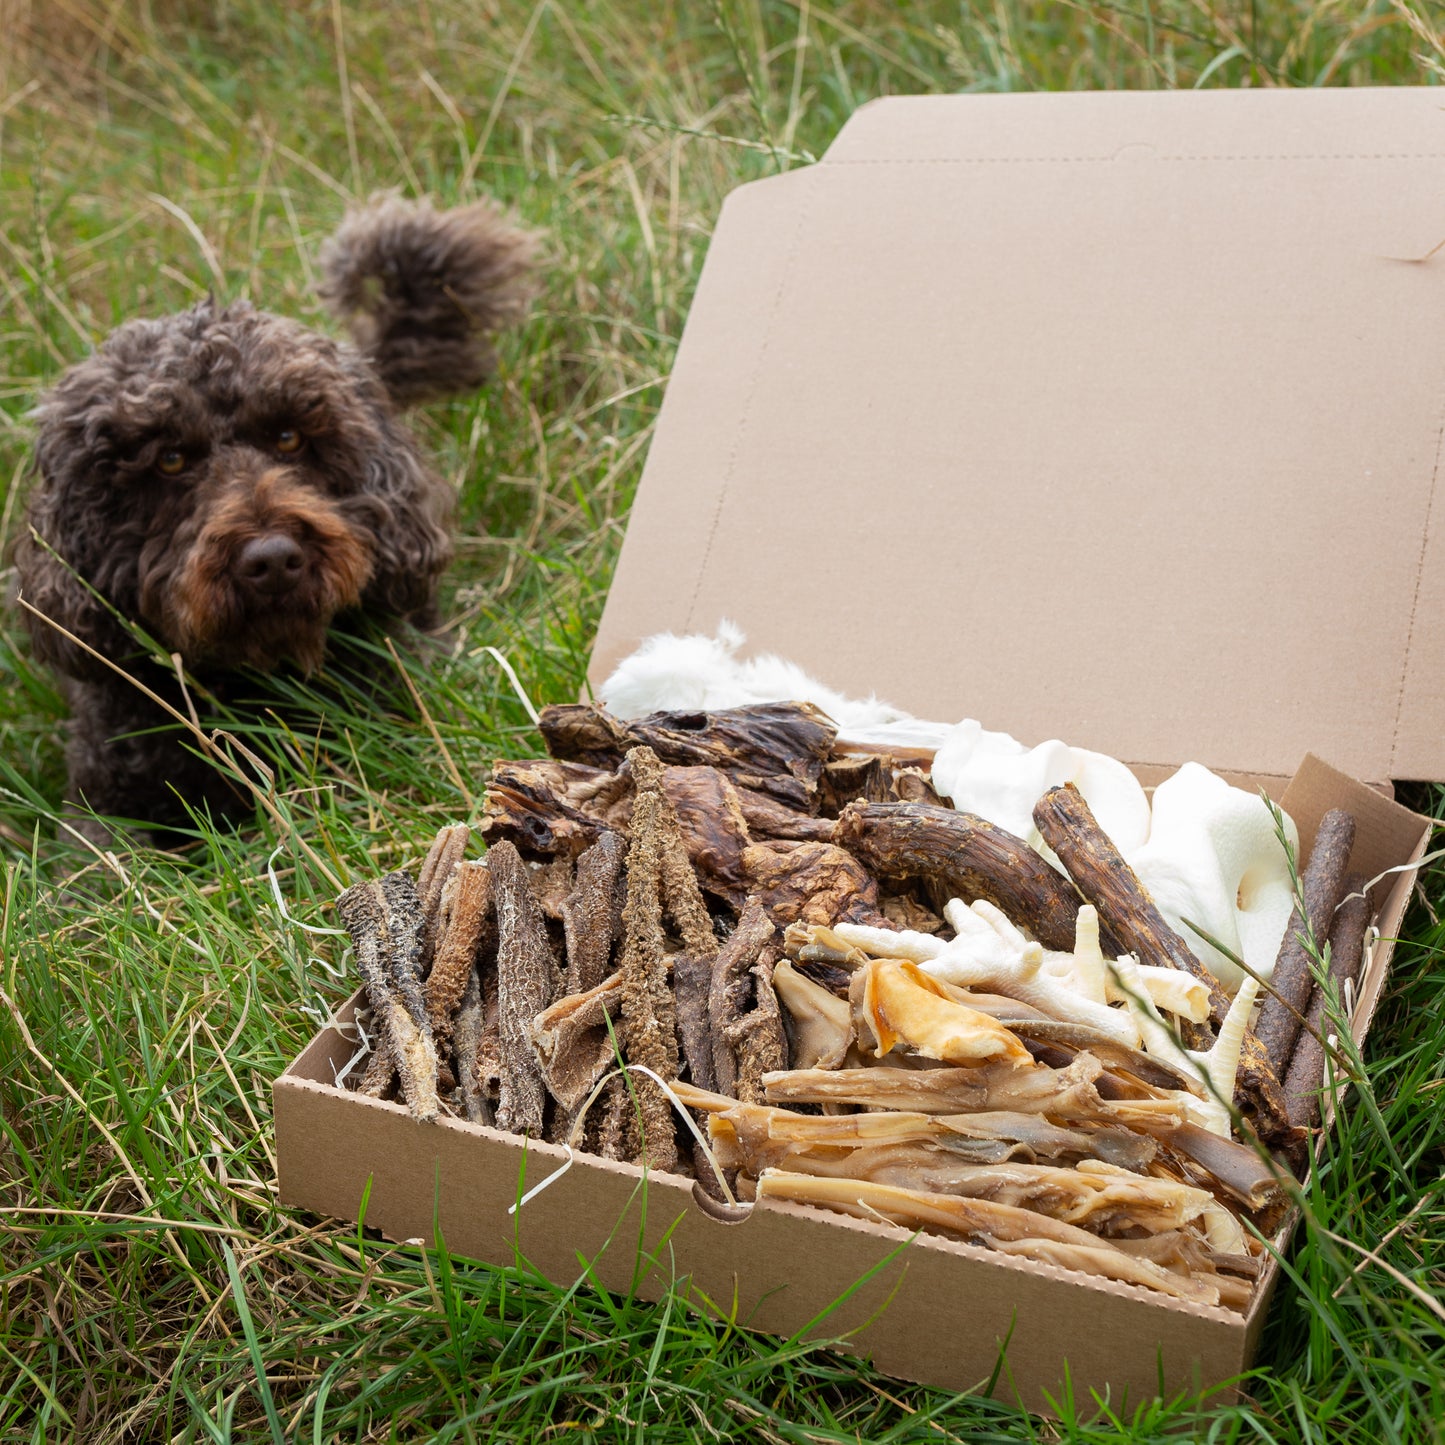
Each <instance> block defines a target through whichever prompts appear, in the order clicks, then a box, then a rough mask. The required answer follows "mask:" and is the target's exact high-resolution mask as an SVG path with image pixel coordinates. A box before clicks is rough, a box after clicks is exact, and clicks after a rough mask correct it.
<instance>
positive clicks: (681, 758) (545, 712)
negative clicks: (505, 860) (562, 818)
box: [538, 703, 838, 813]
mask: <svg viewBox="0 0 1445 1445" xmlns="http://www.w3.org/2000/svg"><path fill="white" fill-rule="evenodd" d="M538 728H539V729H540V731H541V733H542V736H543V738H544V739H545V740H546V743H547V751H548V752H549V753H551V754H552V756H553V757H555V758H565V759H567V760H568V761H571V762H579V763H588V764H591V765H592V766H593V767H601V768H615V767H616V766H617V765H618V763H620V762H621V761H622V758H623V756H624V755H625V754H626V753H627V752H628V750H629V749H631V748H634V747H638V746H646V747H650V748H651V749H652V750H653V751H654V752H655V753H656V754H657V756H658V757H659V758H660V759H661V760H662V761H663V762H664V763H669V764H675V765H680V766H683V767H693V766H697V765H702V766H711V767H718V768H721V769H722V770H723V772H725V773H726V774H727V775H728V776H729V777H730V778H731V779H732V781H733V782H734V783H735V784H737V785H738V786H739V787H744V788H753V789H756V790H757V791H759V792H762V793H767V794H769V795H771V796H772V797H774V798H777V799H778V800H779V801H780V802H783V803H786V804H788V806H789V807H793V808H798V809H800V810H801V811H803V812H805V813H811V812H814V811H815V810H816V801H817V791H818V778H819V776H820V774H821V773H822V771H823V764H824V763H825V762H826V761H827V759H828V756H829V753H830V751H831V750H832V746H833V739H834V738H835V737H836V736H837V732H838V730H837V728H836V727H835V726H834V725H833V723H832V722H831V721H830V720H829V719H828V718H827V717H826V716H824V714H823V713H822V712H820V711H819V710H818V709H817V708H816V707H814V706H813V705H812V704H811V703H761V704H758V705H756V706H753V707H737V708H727V709H724V710H722V711H719V712H711V713H708V712H659V713H653V714H652V715H651V716H649V717H645V718H639V719H637V720H636V721H633V722H624V721H622V720H621V719H619V718H615V717H613V716H612V715H611V714H610V713H607V712H604V711H603V710H602V709H601V708H600V707H593V706H591V705H590V704H586V703H578V704H573V705H571V706H564V707H546V708H543V709H542V716H541V720H540V721H539V723H538Z"/></svg>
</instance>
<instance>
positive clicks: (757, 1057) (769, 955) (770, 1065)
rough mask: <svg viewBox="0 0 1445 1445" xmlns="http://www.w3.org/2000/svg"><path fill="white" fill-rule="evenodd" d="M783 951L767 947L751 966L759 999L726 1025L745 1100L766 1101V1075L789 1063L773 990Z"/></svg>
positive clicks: (751, 1101) (755, 994)
mask: <svg viewBox="0 0 1445 1445" xmlns="http://www.w3.org/2000/svg"><path fill="white" fill-rule="evenodd" d="M780 956H781V955H780V951H779V950H778V949H777V948H776V947H772V948H767V949H764V950H763V956H762V957H761V958H760V959H758V961H757V962H756V963H755V964H754V965H753V966H752V968H751V969H749V972H750V973H751V974H752V976H753V993H754V999H755V1002H754V1004H753V1007H752V1009H751V1010H750V1011H749V1012H748V1013H745V1014H744V1015H743V1016H742V1017H741V1018H740V1019H738V1020H736V1021H735V1022H733V1023H730V1024H725V1025H724V1026H723V1036H724V1038H726V1040H727V1042H728V1045H729V1047H731V1049H732V1051H733V1057H734V1058H736V1059H737V1069H738V1077H737V1096H738V1098H739V1099H741V1100H742V1101H743V1103H745V1104H760V1103H762V1102H763V1075H764V1074H771V1073H774V1072H775V1071H777V1070H778V1069H786V1068H787V1067H788V1036H787V1034H786V1033H785V1032H784V1030H783V1016H782V1013H781V1012H780V1011H779V1009H778V995H777V994H776V992H774V990H773V969H774V968H775V967H776V965H777V961H778V958H779V957H780Z"/></svg>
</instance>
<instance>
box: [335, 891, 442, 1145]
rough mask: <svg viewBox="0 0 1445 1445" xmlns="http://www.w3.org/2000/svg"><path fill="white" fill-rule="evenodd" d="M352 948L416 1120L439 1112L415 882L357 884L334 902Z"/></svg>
mask: <svg viewBox="0 0 1445 1445" xmlns="http://www.w3.org/2000/svg"><path fill="white" fill-rule="evenodd" d="M336 908H337V912H338V913H340V915H341V920H342V922H343V923H345V925H346V929H347V932H348V933H350V934H351V940H352V943H353V944H354V945H355V947H356V966H357V970H358V971H359V972H360V974H361V979H362V982H363V983H364V984H365V985H366V993H367V997H368V998H369V999H370V1001H371V1009H372V1018H373V1019H374V1021H375V1023H376V1025H377V1028H378V1029H379V1031H380V1033H381V1035H382V1037H384V1038H385V1039H386V1041H387V1046H388V1048H389V1050H390V1052H391V1056H392V1058H393V1059H394V1060H395V1062H396V1066H397V1070H398V1072H399V1074H400V1075H401V1090H402V1097H403V1098H405V1100H406V1103H407V1108H408V1109H410V1110H411V1113H412V1115H413V1117H414V1118H417V1119H422V1120H427V1119H434V1118H436V1116H437V1109H438V1101H437V1087H436V1080H437V1054H436V1046H435V1044H434V1043H433V1041H432V1034H431V1027H430V1025H429V1024H428V1022H427V1016H426V1002H425V999H424V998H423V996H422V984H421V967H422V953H423V939H422V933H423V919H422V910H421V899H420V898H419V897H418V896H417V891H416V886H415V885H414V884H413V883H412V881H411V878H410V877H409V876H408V875H407V874H405V873H400V872H397V873H388V874H386V875H385V877H383V878H381V879H379V880H373V881H371V882H368V883H358V884H356V885H355V886H354V887H351V888H348V889H347V890H346V891H345V892H344V893H343V894H342V895H341V896H340V897H339V898H338V899H337V900H336Z"/></svg>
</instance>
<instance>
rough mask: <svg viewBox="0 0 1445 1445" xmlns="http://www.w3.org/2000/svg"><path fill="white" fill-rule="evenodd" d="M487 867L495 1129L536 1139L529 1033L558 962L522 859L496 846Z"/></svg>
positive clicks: (537, 1091)
mask: <svg viewBox="0 0 1445 1445" xmlns="http://www.w3.org/2000/svg"><path fill="white" fill-rule="evenodd" d="M487 866H488V868H489V869H490V871H491V875H492V897H493V900H494V902H495V905H496V910H497V1002H498V1012H499V1026H500V1030H501V1053H502V1058H501V1075H502V1080H501V1098H500V1100H499V1102H498V1105H497V1127H498V1128H499V1129H507V1130H509V1131H510V1132H511V1133H513V1134H531V1135H533V1136H537V1137H540V1135H541V1133H542V1114H543V1110H544V1108H545V1107H546V1103H547V1090H546V1088H545V1086H544V1084H543V1082H542V1070H541V1068H540V1067H539V1066H538V1064H537V1059H536V1055H535V1054H534V1053H533V1052H532V1045H531V1043H530V1041H529V1040H528V1038H527V1028H528V1026H529V1025H530V1024H531V1022H532V1020H533V1019H535V1018H536V1017H537V1015H538V1014H539V1013H541V1012H542V1010H543V1009H545V1008H546V1007H547V1005H548V1004H549V1003H551V1001H552V998H553V996H554V995H555V994H556V992H557V985H558V982H559V978H558V972H557V961H556V959H555V958H554V957H553V956H552V944H551V941H550V940H549V939H548V937H547V923H546V920H545V919H544V918H543V917H542V910H541V908H540V907H539V906H538V904H537V900H536V898H535V897H534V896H533V894H532V885H531V882H530V881H529V879H528V877H527V865H526V864H525V863H523V862H522V859H521V855H520V854H519V853H518V852H517V850H516V849H515V848H514V847H513V846H512V845H511V844H510V843H498V844H496V845H495V846H494V847H493V848H491V849H490V850H489V851H488V853H487Z"/></svg>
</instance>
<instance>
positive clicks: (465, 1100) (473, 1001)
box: [452, 966, 496, 1125]
mask: <svg viewBox="0 0 1445 1445" xmlns="http://www.w3.org/2000/svg"><path fill="white" fill-rule="evenodd" d="M484 1018H485V1015H484V1012H483V1008H482V975H481V971H480V970H479V969H478V968H476V967H475V966H473V968H472V970H471V972H470V973H469V974H468V975H467V984H466V987H465V988H464V989H463V990H462V998H461V1002H460V1003H459V1004H458V1005H457V1016H456V1021H455V1024H454V1025H453V1028H452V1046H453V1049H454V1050H455V1052H456V1058H457V1073H458V1075H459V1078H458V1080H457V1083H458V1087H459V1088H460V1089H461V1093H462V1112H463V1113H464V1114H466V1116H467V1118H468V1119H470V1120H471V1122H472V1123H473V1124H488V1125H491V1124H495V1123H496V1117H495V1116H494V1115H493V1113H492V1105H491V1101H490V1100H489V1099H488V1098H487V1091H486V1085H485V1083H484V1081H483V1079H482V1077H481V1071H480V1068H479V1064H480V1058H479V1055H480V1053H481V1042H482V1027H483V1022H484Z"/></svg>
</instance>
